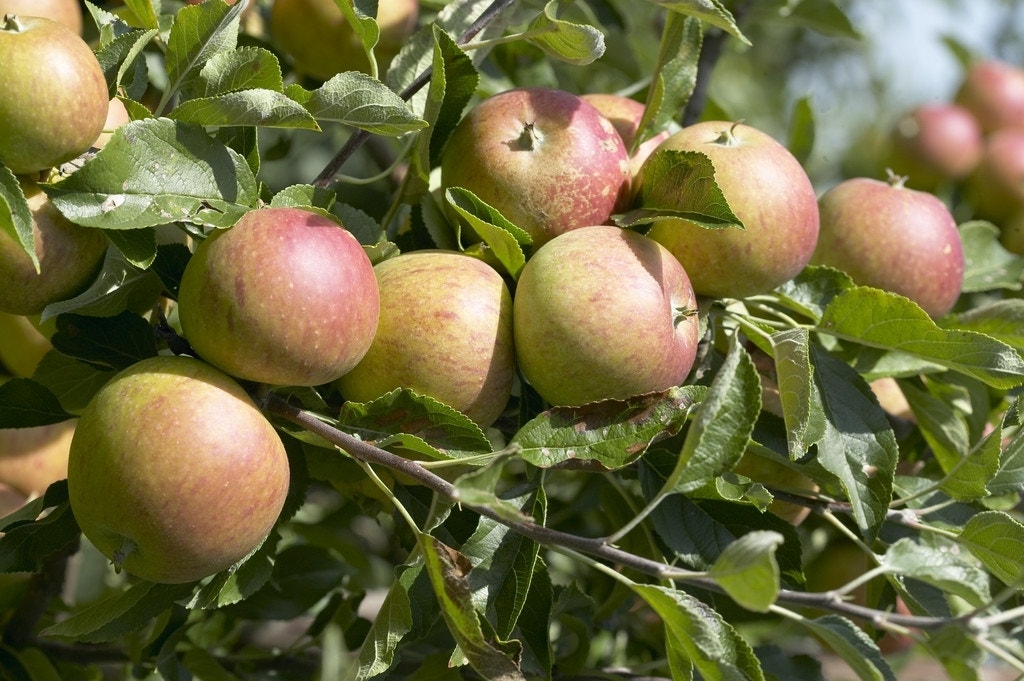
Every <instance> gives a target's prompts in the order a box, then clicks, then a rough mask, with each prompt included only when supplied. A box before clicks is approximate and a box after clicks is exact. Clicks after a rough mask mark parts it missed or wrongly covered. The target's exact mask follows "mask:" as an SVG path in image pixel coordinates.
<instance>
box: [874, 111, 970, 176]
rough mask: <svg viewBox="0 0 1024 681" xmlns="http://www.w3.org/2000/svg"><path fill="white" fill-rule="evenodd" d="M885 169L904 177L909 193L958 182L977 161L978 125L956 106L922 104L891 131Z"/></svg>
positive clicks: (967, 113) (967, 112) (907, 114)
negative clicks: (914, 190)
mask: <svg viewBox="0 0 1024 681" xmlns="http://www.w3.org/2000/svg"><path fill="white" fill-rule="evenodd" d="M891 143H892V147H891V149H890V152H889V158H888V161H889V167H890V168H892V170H893V171H894V172H895V173H897V174H898V175H903V176H906V178H907V182H906V186H908V187H910V188H911V189H922V190H925V191H932V190H934V189H935V188H936V187H938V186H939V185H941V184H942V183H943V182H950V181H951V182H959V181H961V180H963V179H964V178H966V177H967V176H968V175H970V174H971V172H972V171H973V170H974V168H975V167H976V166H977V165H978V163H979V162H980V161H981V155H982V151H983V149H984V139H983V137H982V132H981V125H980V124H979V123H978V119H976V118H975V117H974V115H973V114H972V113H971V112H970V111H968V110H967V109H965V108H964V107H962V106H959V105H958V104H952V103H948V102H941V103H935V104H922V105H920V106H917V107H914V108H913V109H911V110H910V111H908V112H907V113H906V114H905V115H903V116H902V117H901V118H900V119H899V121H897V123H896V125H895V126H894V127H893V130H892V136H891Z"/></svg>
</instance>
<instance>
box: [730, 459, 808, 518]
mask: <svg viewBox="0 0 1024 681" xmlns="http://www.w3.org/2000/svg"><path fill="white" fill-rule="evenodd" d="M732 470H733V472H734V473H739V474H740V475H743V476H746V477H748V478H750V479H751V480H753V481H754V482H759V483H761V484H762V485H764V486H765V487H767V488H769V489H772V490H780V491H783V492H791V493H793V494H808V493H810V494H813V493H815V492H817V491H818V485H817V484H816V483H815V482H814V481H813V480H811V479H810V478H809V477H807V476H806V475H804V474H803V473H801V472H800V471H799V470H797V469H796V468H795V467H794V466H793V465H787V464H786V463H783V462H782V461H778V460H775V459H771V458H769V457H768V456H762V455H761V454H757V453H755V452H753V451H749V450H748V451H746V452H744V453H743V456H742V457H741V458H740V460H739V461H738V462H737V463H736V465H735V466H733V469H732ZM768 510H769V511H770V512H772V513H774V514H775V515H777V516H779V517H780V518H782V519H783V520H786V521H787V522H789V523H791V524H793V525H799V524H800V523H802V522H803V521H804V520H805V519H806V518H807V516H808V515H810V513H811V508H810V507H809V506H803V505H800V504H794V503H792V502H788V501H783V500H781V499H774V500H773V501H772V503H771V504H769V505H768Z"/></svg>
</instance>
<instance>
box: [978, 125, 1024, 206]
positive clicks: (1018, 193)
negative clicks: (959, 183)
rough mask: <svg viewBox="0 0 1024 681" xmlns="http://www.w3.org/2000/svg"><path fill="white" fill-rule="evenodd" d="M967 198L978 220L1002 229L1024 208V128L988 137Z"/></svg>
mask: <svg viewBox="0 0 1024 681" xmlns="http://www.w3.org/2000/svg"><path fill="white" fill-rule="evenodd" d="M964 196H965V197H966V199H967V201H968V203H969V204H970V206H971V208H973V209H974V214H975V217H978V218H981V219H984V220H991V221H992V222H995V223H996V224H997V225H999V226H1002V225H1001V223H1003V222H1004V221H1006V220H1008V219H1009V218H1011V217H1012V216H1013V215H1014V213H1017V212H1019V211H1020V210H1021V209H1022V208H1024V128H1020V129H1018V128H1003V129H1000V130H996V131H995V132H993V133H991V134H990V135H988V137H987V138H986V140H985V148H984V151H983V153H982V156H981V161H979V163H978V166H977V167H976V168H975V169H974V172H973V173H971V175H970V177H968V178H967V184H966V187H965V189H964Z"/></svg>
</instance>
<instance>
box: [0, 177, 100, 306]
mask: <svg viewBox="0 0 1024 681" xmlns="http://www.w3.org/2000/svg"><path fill="white" fill-rule="evenodd" d="M21 188H22V190H23V191H24V192H25V197H26V198H27V199H28V206H29V210H31V212H32V223H33V227H32V229H33V233H34V235H35V251H36V256H37V257H38V259H39V267H40V270H39V272H36V269H35V266H34V265H33V264H32V259H31V258H29V256H28V254H27V253H25V251H24V249H23V248H22V247H21V244H19V243H18V242H16V241H15V240H14V238H13V237H11V236H10V235H9V234H7V233H6V232H3V231H0V311H3V312H9V313H11V314H19V315H35V314H39V313H40V312H42V311H43V309H44V308H45V307H46V306H47V305H49V304H50V303H54V302H57V301H60V300H66V299H68V298H71V297H72V296H75V295H77V294H79V293H81V292H82V291H83V290H84V289H85V288H86V287H87V286H88V285H89V283H90V282H91V281H92V280H93V278H94V277H95V276H96V273H97V271H98V270H99V267H100V265H101V263H102V261H103V255H104V253H106V251H107V244H108V242H107V237H106V235H105V234H104V233H103V231H102V230H99V229H90V228H88V227H81V226H79V225H76V224H74V223H72V222H70V221H69V220H68V219H67V218H65V217H64V216H63V215H61V214H60V212H59V211H58V210H57V208H56V207H55V206H54V205H53V204H52V203H51V202H50V199H49V197H47V196H46V194H45V193H44V192H43V191H42V189H40V188H39V186H38V185H36V184H34V183H31V182H22V185H21Z"/></svg>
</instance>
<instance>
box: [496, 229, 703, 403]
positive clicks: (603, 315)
mask: <svg viewBox="0 0 1024 681" xmlns="http://www.w3.org/2000/svg"><path fill="white" fill-rule="evenodd" d="M512 320H513V329H514V332H515V335H514V339H515V347H516V356H517V358H518V360H519V367H520V369H521V371H522V374H523V376H524V377H525V378H526V380H527V381H529V382H530V383H531V384H532V385H533V387H534V388H535V389H536V390H537V392H538V393H540V395H541V397H543V398H544V399H545V400H547V401H548V402H549V403H551V404H553V405H556V406H578V405H582V404H586V403H589V402H597V401H599V400H604V399H626V398H629V397H632V396H635V395H640V394H643V393H648V392H654V391H658V390H667V389H668V388H671V387H673V386H676V385H679V384H680V383H682V382H683V380H684V379H685V378H686V376H687V375H688V374H689V373H690V368H691V367H692V366H693V362H694V358H695V356H696V352H697V342H698V334H699V332H698V320H697V302H696V298H695V297H694V294H693V289H692V287H691V286H690V280H689V278H688V277H687V276H686V271H685V270H684V269H683V267H682V266H681V265H680V264H679V262H678V261H677V260H676V259H675V258H673V257H672V254H671V253H669V252H668V251H667V250H666V249H665V248H664V247H662V246H661V245H660V244H658V243H657V242H656V241H653V240H652V239H648V238H647V237H645V236H643V235H642V234H639V233H637V232H633V231H630V230H623V229H620V228H618V227H612V226H607V225H603V226H600V225H599V226H590V227H581V228H580V229H575V230H572V231H570V232H566V233H564V234H560V235H558V236H557V237H555V238H554V239H552V240H551V241H549V242H547V243H546V244H544V245H543V246H541V247H540V248H539V249H538V250H537V252H536V253H534V255H533V257H531V258H530V259H529V260H527V261H526V265H525V266H524V267H523V269H522V272H521V273H520V276H519V282H518V284H517V285H516V292H515V296H514V302H513V314H512Z"/></svg>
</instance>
